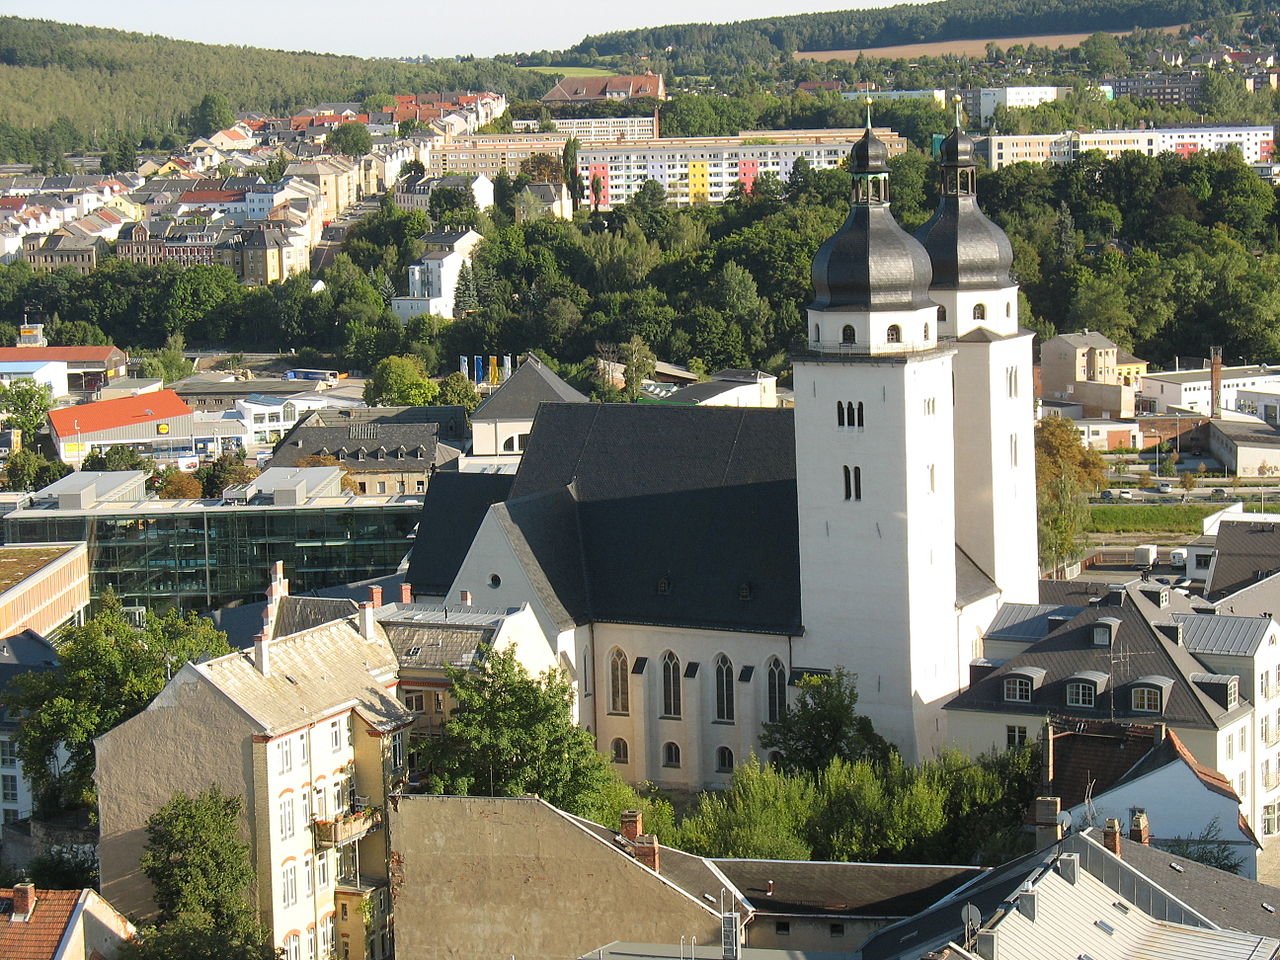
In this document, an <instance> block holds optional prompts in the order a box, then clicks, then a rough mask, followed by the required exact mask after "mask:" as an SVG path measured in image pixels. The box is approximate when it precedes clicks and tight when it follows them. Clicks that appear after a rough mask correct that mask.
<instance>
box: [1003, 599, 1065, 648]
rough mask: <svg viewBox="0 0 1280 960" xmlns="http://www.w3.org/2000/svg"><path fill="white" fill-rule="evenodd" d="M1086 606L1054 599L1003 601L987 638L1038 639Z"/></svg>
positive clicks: (1041, 638) (1025, 640)
mask: <svg viewBox="0 0 1280 960" xmlns="http://www.w3.org/2000/svg"><path fill="white" fill-rule="evenodd" d="M1083 609H1084V608H1083V607H1074V606H1068V605H1061V604H1052V603H1002V604H1001V605H1000V609H999V610H997V611H996V615H995V619H994V620H992V621H991V624H990V626H988V627H987V632H986V638H987V639H988V640H1015V641H1020V642H1024V643H1035V642H1036V641H1038V640H1043V639H1044V638H1045V637H1047V636H1048V635H1049V632H1050V630H1051V629H1053V627H1054V626H1056V625H1060V624H1061V623H1066V622H1067V621H1069V620H1071V619H1073V618H1074V617H1075V616H1076V615H1077V614H1078V613H1079V612H1080V611H1081V610H1083Z"/></svg>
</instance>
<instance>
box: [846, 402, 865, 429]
mask: <svg viewBox="0 0 1280 960" xmlns="http://www.w3.org/2000/svg"><path fill="white" fill-rule="evenodd" d="M849 420H850V422H852V421H853V420H854V417H853V415H852V414H850V416H849ZM857 421H858V422H857V426H859V427H861V426H862V401H861V400H859V401H858V416H857Z"/></svg>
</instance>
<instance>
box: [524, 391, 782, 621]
mask: <svg viewBox="0 0 1280 960" xmlns="http://www.w3.org/2000/svg"><path fill="white" fill-rule="evenodd" d="M505 510H506V513H507V516H508V518H509V522H510V524H511V529H510V531H509V532H510V533H512V534H514V535H516V536H518V538H519V539H520V540H521V541H523V542H522V543H521V544H519V546H523V547H526V548H527V549H528V550H529V551H530V553H531V554H532V559H534V560H535V561H536V562H537V565H538V566H539V567H540V568H541V569H542V570H543V571H544V572H545V574H546V577H547V581H548V586H549V587H550V589H551V590H552V591H554V593H555V595H556V598H557V599H558V600H559V603H560V605H561V606H562V607H563V609H564V611H565V613H566V614H567V615H568V616H569V617H570V618H572V619H573V620H574V621H575V622H578V623H582V622H585V621H587V620H600V621H615V622H624V623H661V624H668V625H680V626H687V627H702V628H710V629H730V630H746V631H752V632H764V633H781V634H788V633H789V634H795V633H799V632H800V629H801V627H800V579H799V570H800V558H799V533H798V525H797V519H796V487H795V438H794V426H793V420H792V416H791V413H790V412H789V411H781V410H758V409H749V408H743V409H737V408H701V409H699V408H687V407H657V406H654V407H650V406H623V405H616V404H590V405H587V404H545V405H543V406H542V408H541V409H540V410H539V411H538V417H537V420H536V421H535V423H534V431H533V436H532V437H531V438H530V443H529V446H528V448H527V450H526V452H525V454H524V459H523V461H522V462H521V464H520V471H519V473H518V474H517V476H516V482H515V485H514V486H513V487H512V489H511V495H510V496H509V497H508V499H507V503H506V505H505Z"/></svg>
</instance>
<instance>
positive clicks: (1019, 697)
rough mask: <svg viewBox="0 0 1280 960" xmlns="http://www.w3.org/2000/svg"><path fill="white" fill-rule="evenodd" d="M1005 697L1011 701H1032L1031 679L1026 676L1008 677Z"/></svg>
mask: <svg viewBox="0 0 1280 960" xmlns="http://www.w3.org/2000/svg"><path fill="white" fill-rule="evenodd" d="M1004 698H1005V700H1008V701H1010V702H1011V703H1030V702H1031V681H1030V680H1028V679H1027V678H1026V677H1006V678H1005V681H1004Z"/></svg>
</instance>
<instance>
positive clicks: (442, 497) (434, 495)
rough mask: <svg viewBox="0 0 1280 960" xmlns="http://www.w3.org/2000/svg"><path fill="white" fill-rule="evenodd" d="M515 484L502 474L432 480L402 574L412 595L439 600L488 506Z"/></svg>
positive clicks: (442, 475) (455, 475) (447, 475)
mask: <svg viewBox="0 0 1280 960" xmlns="http://www.w3.org/2000/svg"><path fill="white" fill-rule="evenodd" d="M514 480H515V477H513V476H511V475H510V474H501V473H450V472H440V473H437V474H436V475H435V476H434V477H432V479H431V482H430V483H429V484H427V493H426V495H425V496H424V497H423V499H422V517H421V519H419V521H418V536H417V537H416V538H415V539H414V543H413V549H412V551H411V553H410V554H409V572H408V573H407V574H406V575H405V579H406V580H408V581H409V582H410V583H412V584H413V588H414V592H415V593H420V594H427V595H430V596H444V594H445V592H446V591H447V590H448V589H449V586H450V585H451V584H452V583H453V578H454V577H455V576H457V574H458V569H459V568H460V567H461V566H462V561H463V560H465V559H466V556H467V551H468V550H469V549H471V541H472V540H474V539H475V535H476V531H477V530H479V529H480V523H481V522H482V521H483V520H484V518H485V514H487V513H488V512H489V507H490V506H491V505H492V504H495V503H501V502H502V501H503V500H505V499H506V498H507V494H508V493H509V492H510V491H511V484H512V483H513V482H514Z"/></svg>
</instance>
